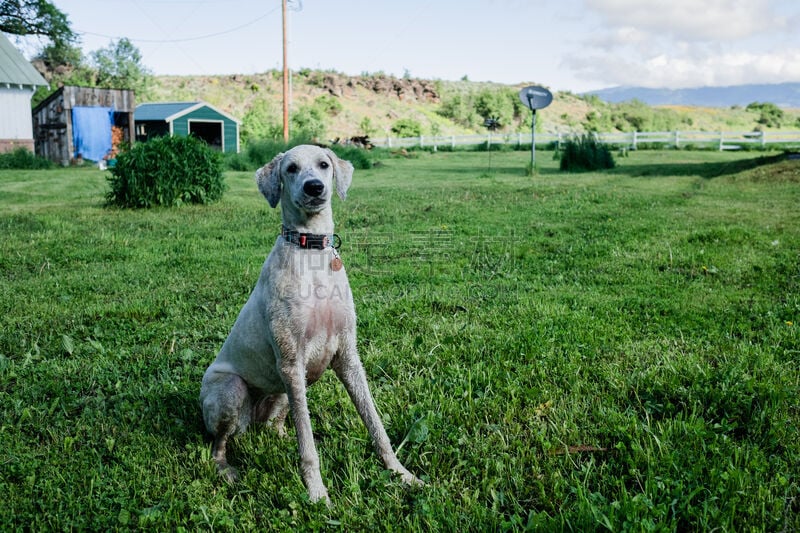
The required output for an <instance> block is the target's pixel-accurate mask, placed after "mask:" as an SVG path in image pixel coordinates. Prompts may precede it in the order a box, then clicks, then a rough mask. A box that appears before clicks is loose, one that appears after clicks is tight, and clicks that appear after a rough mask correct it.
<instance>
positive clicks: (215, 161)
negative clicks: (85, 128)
mask: <svg viewBox="0 0 800 533" xmlns="http://www.w3.org/2000/svg"><path fill="white" fill-rule="evenodd" d="M108 182H109V185H110V186H111V190H110V191H109V192H108V193H107V195H106V199H107V200H108V203H109V204H111V205H116V206H120V207H152V206H156V205H162V206H177V205H181V204H184V203H199V204H207V203H211V202H213V201H215V200H219V199H220V198H221V197H222V193H223V192H224V190H225V183H224V176H223V174H222V155H221V154H220V153H219V152H217V151H215V150H213V149H211V148H209V147H208V145H207V144H205V143H204V142H203V141H201V140H199V139H197V138H195V137H179V136H173V137H159V138H156V139H153V140H150V141H147V142H144V143H138V144H136V145H134V146H133V148H131V149H129V150H126V151H123V152H121V153H120V154H119V156H118V157H117V164H116V165H115V166H114V167H112V168H111V177H109V178H108Z"/></svg>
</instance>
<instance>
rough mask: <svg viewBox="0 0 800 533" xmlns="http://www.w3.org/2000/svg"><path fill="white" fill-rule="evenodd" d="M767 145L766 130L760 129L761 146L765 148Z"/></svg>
mask: <svg viewBox="0 0 800 533" xmlns="http://www.w3.org/2000/svg"><path fill="white" fill-rule="evenodd" d="M766 146H767V132H766V130H762V131H761V148H762V149H763V148H766Z"/></svg>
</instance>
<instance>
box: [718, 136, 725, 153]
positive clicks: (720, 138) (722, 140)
mask: <svg viewBox="0 0 800 533" xmlns="http://www.w3.org/2000/svg"><path fill="white" fill-rule="evenodd" d="M724 146H725V137H724V136H723V132H719V151H720V152H721V151H722V149H723V147H724Z"/></svg>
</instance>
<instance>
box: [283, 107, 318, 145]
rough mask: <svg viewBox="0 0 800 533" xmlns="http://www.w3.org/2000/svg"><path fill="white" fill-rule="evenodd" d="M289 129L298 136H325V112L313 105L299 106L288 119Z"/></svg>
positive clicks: (311, 137)
mask: <svg viewBox="0 0 800 533" xmlns="http://www.w3.org/2000/svg"><path fill="white" fill-rule="evenodd" d="M290 122H291V129H292V132H294V133H295V134H296V135H297V136H298V137H304V138H307V139H323V138H324V137H325V128H326V126H325V112H324V111H322V110H321V109H320V108H319V107H317V106H314V105H310V106H309V105H304V106H300V108H299V109H297V111H295V112H294V113H293V114H292V116H291V119H290Z"/></svg>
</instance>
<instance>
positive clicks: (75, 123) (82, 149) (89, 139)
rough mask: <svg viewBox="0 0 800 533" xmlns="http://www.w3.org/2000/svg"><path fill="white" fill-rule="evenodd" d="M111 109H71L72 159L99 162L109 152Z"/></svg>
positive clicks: (112, 116) (112, 112)
mask: <svg viewBox="0 0 800 533" xmlns="http://www.w3.org/2000/svg"><path fill="white" fill-rule="evenodd" d="M113 119H114V108H112V107H73V108H72V145H73V146H74V147H75V153H74V154H73V156H74V157H78V155H80V156H82V157H83V158H84V159H89V160H91V161H100V160H101V159H103V158H104V157H105V156H106V155H107V154H108V152H109V151H110V150H111V125H112V124H113Z"/></svg>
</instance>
